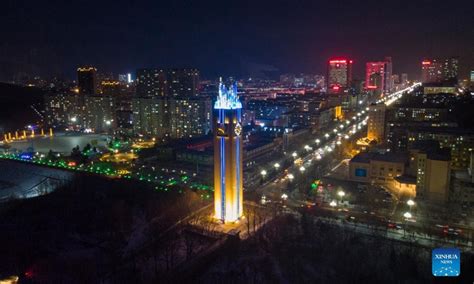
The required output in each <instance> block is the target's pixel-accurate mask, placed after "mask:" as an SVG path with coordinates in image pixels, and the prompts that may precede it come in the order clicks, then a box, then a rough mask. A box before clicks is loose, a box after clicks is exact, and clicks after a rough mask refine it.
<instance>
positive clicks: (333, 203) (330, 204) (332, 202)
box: [329, 200, 337, 207]
mask: <svg viewBox="0 0 474 284" xmlns="http://www.w3.org/2000/svg"><path fill="white" fill-rule="evenodd" d="M336 205H337V203H336V201H335V200H333V201H331V203H329V206H331V207H336Z"/></svg>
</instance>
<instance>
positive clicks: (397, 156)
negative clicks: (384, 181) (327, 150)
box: [351, 152, 408, 164]
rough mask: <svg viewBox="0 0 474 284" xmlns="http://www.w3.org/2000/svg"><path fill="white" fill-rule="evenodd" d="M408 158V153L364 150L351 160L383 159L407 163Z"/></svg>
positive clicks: (358, 161) (367, 161)
mask: <svg viewBox="0 0 474 284" xmlns="http://www.w3.org/2000/svg"><path fill="white" fill-rule="evenodd" d="M407 160H408V156H407V154H406V153H385V154H381V153H373V152H362V153H359V154H357V155H355V156H354V157H353V158H352V159H351V162H353V163H367V164H368V163H370V161H381V162H390V163H405V162H406V161H407Z"/></svg>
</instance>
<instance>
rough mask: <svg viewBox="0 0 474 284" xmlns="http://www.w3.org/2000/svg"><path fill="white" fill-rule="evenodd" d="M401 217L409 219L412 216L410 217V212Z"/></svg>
mask: <svg viewBox="0 0 474 284" xmlns="http://www.w3.org/2000/svg"><path fill="white" fill-rule="evenodd" d="M403 217H405V218H406V219H411V217H413V216H412V215H411V213H410V212H405V213H404V214H403Z"/></svg>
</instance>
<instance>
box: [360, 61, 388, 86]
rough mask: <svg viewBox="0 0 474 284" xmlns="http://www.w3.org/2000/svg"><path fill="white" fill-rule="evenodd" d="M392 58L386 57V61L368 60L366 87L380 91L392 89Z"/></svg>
mask: <svg viewBox="0 0 474 284" xmlns="http://www.w3.org/2000/svg"><path fill="white" fill-rule="evenodd" d="M392 86H393V79H392V60H391V58H390V57H386V58H385V60H384V61H376V62H367V63H366V65H365V88H366V89H367V90H369V91H376V92H379V93H390V92H391V91H392Z"/></svg>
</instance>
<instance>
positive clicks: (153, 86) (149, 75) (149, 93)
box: [136, 69, 168, 98]
mask: <svg viewBox="0 0 474 284" xmlns="http://www.w3.org/2000/svg"><path fill="white" fill-rule="evenodd" d="M136 81H137V89H136V94H137V97H139V98H158V97H166V96H168V79H167V75H166V71H165V70H164V69H138V70H137V79H136Z"/></svg>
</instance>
